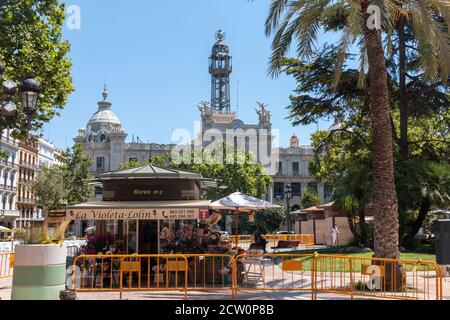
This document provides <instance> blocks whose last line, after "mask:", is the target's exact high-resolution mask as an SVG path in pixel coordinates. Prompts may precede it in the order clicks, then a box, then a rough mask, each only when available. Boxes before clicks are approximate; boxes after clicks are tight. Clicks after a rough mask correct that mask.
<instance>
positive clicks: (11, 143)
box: [0, 135, 19, 147]
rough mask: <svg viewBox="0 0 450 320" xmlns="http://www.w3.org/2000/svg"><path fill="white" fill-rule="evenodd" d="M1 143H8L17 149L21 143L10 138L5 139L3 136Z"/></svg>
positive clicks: (0, 139)
mask: <svg viewBox="0 0 450 320" xmlns="http://www.w3.org/2000/svg"><path fill="white" fill-rule="evenodd" d="M0 141H1V142H4V143H8V144H10V145H13V146H15V147H18V146H19V141H17V140H16V139H12V138H10V137H5V136H3V135H2V136H1V138H0Z"/></svg>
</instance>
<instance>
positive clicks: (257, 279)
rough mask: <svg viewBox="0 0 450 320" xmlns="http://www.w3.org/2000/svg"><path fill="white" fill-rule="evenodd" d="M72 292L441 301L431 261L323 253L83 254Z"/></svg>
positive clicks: (436, 268)
mask: <svg viewBox="0 0 450 320" xmlns="http://www.w3.org/2000/svg"><path fill="white" fill-rule="evenodd" d="M74 266H75V267H76V268H74V272H73V274H72V289H74V290H76V291H80V292H95V291H109V292H120V295H121V296H122V292H130V291H181V292H184V295H185V298H187V294H188V292H189V291H209V290H213V291H217V290H223V291H225V292H227V291H229V292H230V294H231V296H232V297H234V298H236V297H238V295H239V294H240V293H243V292H246V293H248V292H262V291H271V292H288V291H289V292H296V293H305V294H306V295H307V296H309V295H310V297H311V299H313V300H316V299H317V296H318V294H321V295H324V297H326V296H327V295H330V294H332V295H334V297H336V296H343V297H345V296H346V297H349V298H351V299H353V298H354V297H364V298H373V299H377V298H382V299H401V300H442V297H443V292H442V291H443V288H442V274H441V269H440V268H439V266H438V265H437V264H436V263H434V262H429V261H421V260H418V261H414V260H393V259H376V258H364V257H351V256H340V255H318V254H288V253H285V254H281V253H280V254H274V253H272V254H244V255H238V256H234V257H233V256H230V255H227V254H222V255H221V254H172V255H156V254H155V255H112V256H109V255H108V256H105V255H95V256H94V255H93V256H89V255H86V256H85V255H81V256H79V257H77V258H76V259H75V261H74Z"/></svg>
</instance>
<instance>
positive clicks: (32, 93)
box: [0, 62, 41, 129]
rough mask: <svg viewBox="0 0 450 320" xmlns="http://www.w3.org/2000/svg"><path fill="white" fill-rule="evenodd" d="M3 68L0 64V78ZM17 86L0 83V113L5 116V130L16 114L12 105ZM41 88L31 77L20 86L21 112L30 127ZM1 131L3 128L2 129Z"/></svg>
mask: <svg viewBox="0 0 450 320" xmlns="http://www.w3.org/2000/svg"><path fill="white" fill-rule="evenodd" d="M4 71H5V67H4V66H3V64H2V63H1V62H0V78H2V77H3V72H4ZM18 89H19V88H18V85H17V84H16V83H15V82H14V81H12V80H4V81H3V82H2V101H1V102H0V113H1V114H2V115H3V116H5V118H6V123H7V128H9V127H11V126H12V124H11V121H12V120H13V119H14V117H16V115H17V114H18V109H17V106H16V104H15V103H14V96H15V95H16V93H17V91H18ZM40 92H41V87H40V85H39V83H38V82H37V81H36V80H35V79H34V77H33V76H28V77H26V78H25V79H24V80H23V82H22V84H21V85H20V93H21V95H22V103H23V111H24V112H25V114H26V115H27V116H28V119H27V120H28V125H29V126H30V125H31V121H32V119H33V118H32V116H33V113H34V111H35V110H36V105H37V101H38V99H39V94H40ZM2 129H3V128H2Z"/></svg>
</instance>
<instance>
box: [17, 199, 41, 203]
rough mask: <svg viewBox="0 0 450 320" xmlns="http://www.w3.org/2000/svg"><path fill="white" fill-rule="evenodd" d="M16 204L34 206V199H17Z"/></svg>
mask: <svg viewBox="0 0 450 320" xmlns="http://www.w3.org/2000/svg"><path fill="white" fill-rule="evenodd" d="M17 203H23V204H36V199H29V198H19V199H17Z"/></svg>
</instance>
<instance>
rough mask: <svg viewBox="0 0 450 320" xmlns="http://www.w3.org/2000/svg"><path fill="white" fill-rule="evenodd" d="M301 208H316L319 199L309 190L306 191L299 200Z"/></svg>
mask: <svg viewBox="0 0 450 320" xmlns="http://www.w3.org/2000/svg"><path fill="white" fill-rule="evenodd" d="M300 203H301V205H302V207H303V208H309V207H313V206H318V205H319V204H320V197H319V196H318V195H317V193H315V192H314V191H313V190H311V189H307V190H306V191H305V192H304V193H303V195H302V198H301V199H300Z"/></svg>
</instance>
